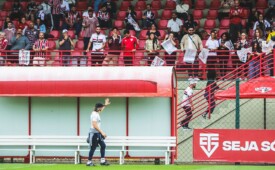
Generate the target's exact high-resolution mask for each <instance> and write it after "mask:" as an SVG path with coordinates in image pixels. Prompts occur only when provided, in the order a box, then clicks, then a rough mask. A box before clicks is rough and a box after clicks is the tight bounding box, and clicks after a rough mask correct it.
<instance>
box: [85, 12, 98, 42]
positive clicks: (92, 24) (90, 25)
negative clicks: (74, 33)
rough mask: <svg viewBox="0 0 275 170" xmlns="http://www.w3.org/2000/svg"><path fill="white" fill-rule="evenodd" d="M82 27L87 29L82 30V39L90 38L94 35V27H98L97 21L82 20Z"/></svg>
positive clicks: (94, 19)
mask: <svg viewBox="0 0 275 170" xmlns="http://www.w3.org/2000/svg"><path fill="white" fill-rule="evenodd" d="M82 25H83V26H84V27H85V26H88V27H87V28H84V37H89V38H90V37H91V36H92V34H93V33H95V29H96V26H97V25H98V20H97V18H96V17H92V18H85V19H84V20H83V23H82Z"/></svg>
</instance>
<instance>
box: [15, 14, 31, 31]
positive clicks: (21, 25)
mask: <svg viewBox="0 0 275 170" xmlns="http://www.w3.org/2000/svg"><path fill="white" fill-rule="evenodd" d="M28 26H29V25H28V23H27V20H26V17H22V18H21V20H20V22H19V24H18V26H17V28H16V29H21V30H23V34H24V32H25V30H26V29H27V28H28Z"/></svg>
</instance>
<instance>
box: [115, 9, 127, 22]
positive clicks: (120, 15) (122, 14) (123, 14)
mask: <svg viewBox="0 0 275 170" xmlns="http://www.w3.org/2000/svg"><path fill="white" fill-rule="evenodd" d="M125 17H126V11H119V12H118V13H117V17H116V19H117V20H121V21H124V19H125Z"/></svg>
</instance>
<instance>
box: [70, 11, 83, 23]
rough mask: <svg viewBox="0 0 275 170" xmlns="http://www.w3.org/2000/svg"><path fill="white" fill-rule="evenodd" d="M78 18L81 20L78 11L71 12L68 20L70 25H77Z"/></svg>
mask: <svg viewBox="0 0 275 170" xmlns="http://www.w3.org/2000/svg"><path fill="white" fill-rule="evenodd" d="M77 18H79V19H81V14H80V12H78V11H76V12H73V11H71V12H69V13H68V17H67V19H68V21H69V23H71V24H74V23H76V22H77Z"/></svg>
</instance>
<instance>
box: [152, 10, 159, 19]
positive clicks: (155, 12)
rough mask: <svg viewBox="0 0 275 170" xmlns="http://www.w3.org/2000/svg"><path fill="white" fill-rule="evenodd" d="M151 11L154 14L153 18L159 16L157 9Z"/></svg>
mask: <svg viewBox="0 0 275 170" xmlns="http://www.w3.org/2000/svg"><path fill="white" fill-rule="evenodd" d="M152 12H153V13H154V14H155V19H157V18H158V17H159V14H158V11H157V10H152Z"/></svg>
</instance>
